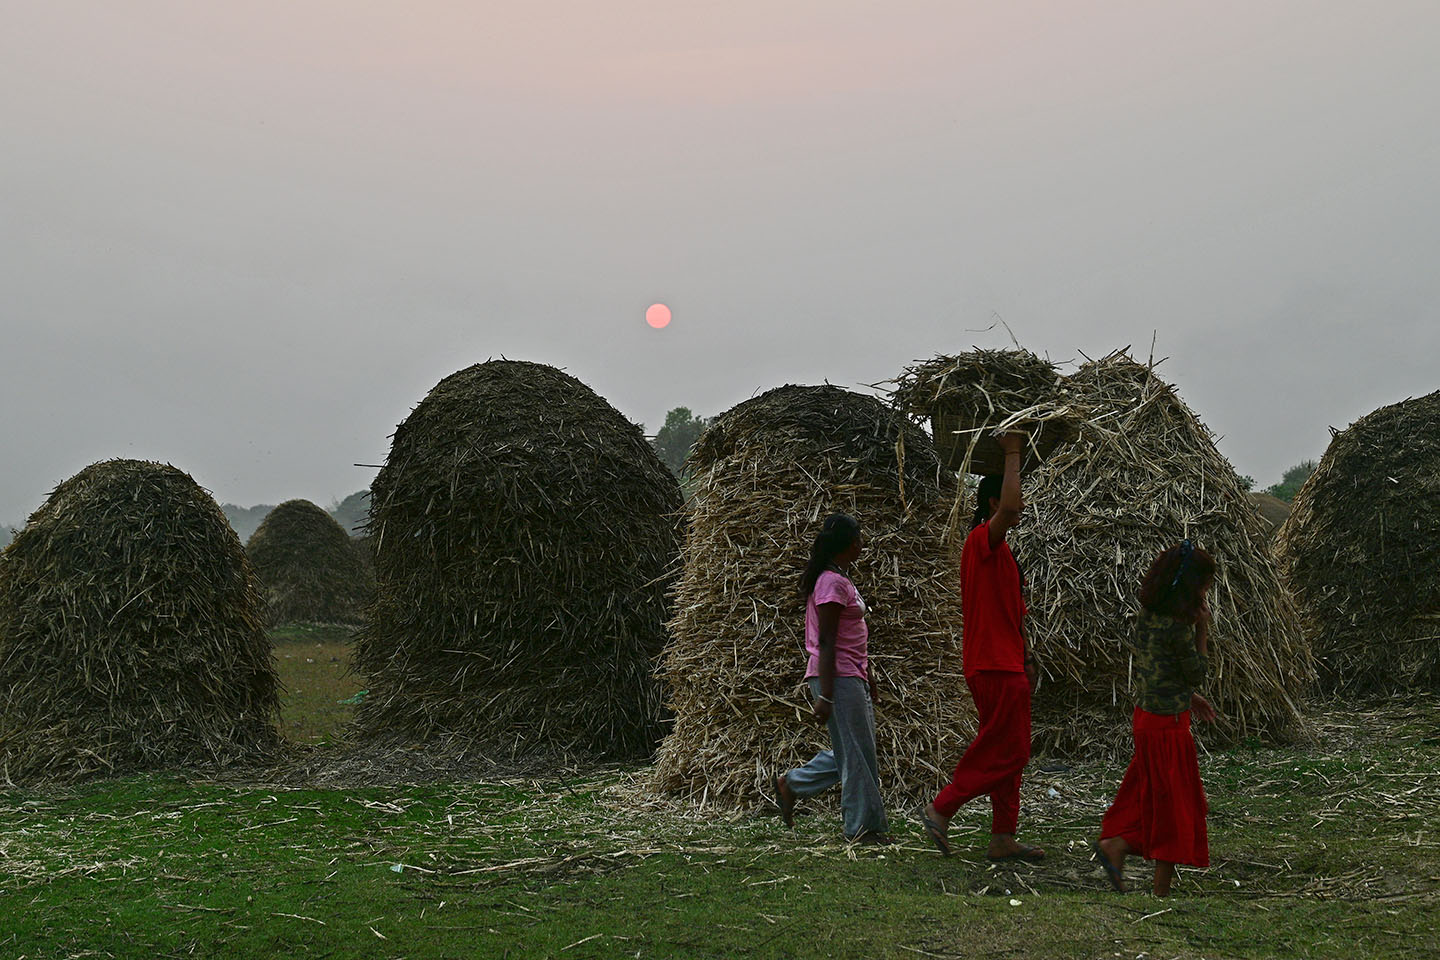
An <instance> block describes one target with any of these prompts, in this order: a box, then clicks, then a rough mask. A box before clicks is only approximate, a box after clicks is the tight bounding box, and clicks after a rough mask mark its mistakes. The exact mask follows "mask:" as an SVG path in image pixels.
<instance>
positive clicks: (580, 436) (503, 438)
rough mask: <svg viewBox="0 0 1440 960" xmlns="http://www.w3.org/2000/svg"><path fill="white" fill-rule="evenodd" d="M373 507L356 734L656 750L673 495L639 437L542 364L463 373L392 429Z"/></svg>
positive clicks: (507, 746) (526, 747)
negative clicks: (372, 590)
mask: <svg viewBox="0 0 1440 960" xmlns="http://www.w3.org/2000/svg"><path fill="white" fill-rule="evenodd" d="M372 494H373V498H372V502H371V521H370V525H369V531H370V533H371V535H372V536H373V539H374V545H375V576H376V581H377V590H378V595H377V600H376V603H375V605H374V606H373V607H372V613H371V616H370V619H369V621H368V622H367V624H366V625H365V626H364V627H363V628H362V630H361V632H360V634H359V635H358V637H357V642H356V662H357V665H358V667H359V669H360V670H361V672H362V673H364V674H366V675H367V676H368V678H369V679H368V681H367V684H368V687H369V694H368V695H367V697H366V699H365V701H364V702H363V704H362V706H361V709H360V711H359V712H358V714H357V717H356V720H357V723H358V724H359V726H360V727H361V729H363V730H365V731H367V732H369V733H380V732H385V733H394V734H397V735H400V736H405V737H412V738H417V737H418V738H432V739H444V738H447V737H459V738H464V739H467V740H468V741H470V742H471V743H476V742H483V743H485V744H487V745H488V748H489V749H492V750H493V751H494V752H495V753H496V754H497V755H507V756H514V755H517V754H520V753H526V752H532V751H536V750H542V749H543V750H567V751H568V750H577V751H583V752H587V753H598V754H604V755H610V756H635V755H644V754H648V753H649V752H650V751H651V750H652V749H653V748H654V744H655V742H656V740H657V739H658V736H659V723H660V692H659V688H658V685H657V684H656V682H655V679H654V675H653V674H654V667H655V658H656V657H657V656H658V654H659V653H660V650H661V648H662V647H663V645H664V623H665V620H666V611H667V604H666V599H665V593H666V589H667V587H668V585H669V581H670V577H671V576H672V575H673V573H672V571H673V570H674V568H675V567H676V564H677V558H678V552H679V542H678V539H679V533H678V514H679V510H680V488H679V486H678V485H677V484H676V482H675V478H674V477H673V476H671V474H670V471H669V470H667V469H666V468H665V465H664V464H662V463H661V462H660V460H659V459H658V458H657V457H656V456H655V452H654V451H653V450H652V449H651V448H650V445H649V444H648V443H646V441H645V437H644V435H643V434H642V433H641V431H640V428H639V427H638V426H636V425H635V424H633V423H630V422H629V421H627V420H626V419H625V418H624V417H623V416H621V415H620V413H619V412H617V411H616V410H615V408H614V407H612V406H610V404H608V403H606V402H605V401H604V400H603V399H601V398H600V397H599V396H597V395H596V394H595V393H594V392H593V391H591V390H590V388H589V387H586V386H585V385H584V384H582V383H581V382H580V381H578V380H576V379H575V378H573V377H571V376H568V375H566V374H564V373H561V372H560V371H559V370H556V369H555V368H553V367H548V366H544V365H542V364H537V363H523V362H517V361H510V360H495V361H490V362H488V363H482V364H477V365H475V366H472V367H468V368H466V369H464V370H461V371H459V372H458V373H455V374H452V375H451V376H449V377H447V378H445V379H444V380H442V381H441V382H440V383H439V385H437V386H436V387H435V388H434V389H433V390H431V391H430V393H429V395H427V396H426V397H425V399H424V400H423V401H421V403H420V405H419V406H418V407H416V408H415V410H414V411H413V412H412V413H411V414H410V416H409V417H408V418H406V420H405V422H404V423H402V424H400V426H399V427H398V428H397V429H396V431H395V436H394V442H393V444H392V446H391V448H390V456H389V458H388V459H387V460H386V462H385V466H384V468H383V469H382V470H381V471H380V473H379V475H378V476H377V477H376V479H375V483H374V485H373V487H372Z"/></svg>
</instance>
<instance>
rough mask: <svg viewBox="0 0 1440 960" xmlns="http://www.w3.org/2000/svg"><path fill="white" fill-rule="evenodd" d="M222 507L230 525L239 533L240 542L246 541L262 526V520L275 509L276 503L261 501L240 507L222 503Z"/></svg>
mask: <svg viewBox="0 0 1440 960" xmlns="http://www.w3.org/2000/svg"><path fill="white" fill-rule="evenodd" d="M220 509H221V510H222V511H224V513H225V519H226V520H229V521H230V526H231V527H233V528H235V532H236V533H237V534H239V536H240V542H241V543H245V542H246V541H247V540H249V539H250V534H252V533H254V532H255V530H256V528H258V527H259V526H260V521H262V520H264V519H265V518H266V517H267V516H269V514H270V511H271V510H274V509H275V504H273V503H261V504H257V505H255V506H253V507H240V506H236V505H235V504H233V503H222V504H220Z"/></svg>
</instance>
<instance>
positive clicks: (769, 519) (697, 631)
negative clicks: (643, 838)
mask: <svg viewBox="0 0 1440 960" xmlns="http://www.w3.org/2000/svg"><path fill="white" fill-rule="evenodd" d="M902 436H903V437H904V445H903V446H904V451H905V454H904V463H903V473H904V478H905V482H904V484H903V488H904V496H903V498H902V495H901V487H902V485H901V482H900V478H901V472H902V464H901V462H900V461H899V459H898V457H897V448H898V446H899V444H898V441H899V440H900V438H901V437H902ZM690 467H691V469H692V470H693V474H694V477H695V490H694V493H693V496H692V499H691V500H690V502H689V504H688V511H689V516H690V527H689V532H688V535H687V538H686V541H685V548H684V556H685V570H684V575H683V577H682V578H681V580H680V583H679V586H678V588H677V590H676V593H675V616H674V619H673V620H672V621H671V623H670V629H671V634H672V640H671V642H670V645H669V647H668V648H667V649H666V651H665V657H664V660H663V666H662V670H661V672H662V675H663V677H664V680H665V683H666V686H667V689H668V697H669V703H670V705H671V707H672V708H673V710H674V713H675V725H674V729H673V730H672V731H671V733H670V735H669V736H667V737H666V738H665V741H664V742H663V743H662V744H661V747H660V752H659V756H658V759H657V763H656V769H655V773H654V780H653V783H654V785H655V786H656V787H657V788H658V789H659V790H660V791H662V792H664V793H669V794H673V795H679V796H682V797H686V798H689V799H691V800H694V801H698V802H700V803H702V804H711V803H713V804H717V805H720V806H725V807H741V806H748V805H751V804H753V803H755V802H757V801H758V800H759V799H760V798H761V797H762V796H764V795H766V794H767V793H770V792H771V790H772V788H771V787H770V786H769V784H770V783H771V778H772V777H773V776H774V775H775V774H776V773H778V772H780V771H781V770H784V769H786V768H787V767H789V766H791V765H793V764H796V763H800V762H803V761H805V760H807V759H809V757H810V756H811V755H812V754H813V753H814V752H815V750H816V749H818V748H821V747H824V746H828V736H827V734H826V733H825V731H824V728H822V727H820V726H818V725H817V724H816V723H815V721H814V720H813V718H812V714H811V707H810V703H809V700H808V696H807V690H806V687H805V685H804V680H803V676H804V672H805V670H804V667H805V654H804V650H803V643H804V601H803V600H802V599H801V598H800V597H799V596H798V594H797V590H798V586H799V579H800V574H801V572H802V571H803V569H804V567H805V563H806V561H807V559H808V557H809V550H810V544H811V542H812V541H813V539H814V537H815V534H816V532H817V531H818V529H819V526H820V523H821V521H822V520H823V519H824V518H825V516H827V515H828V514H830V513H833V512H836V511H843V512H846V513H850V514H852V515H854V516H855V517H856V518H858V519H859V521H860V524H861V526H862V529H863V535H864V538H865V543H866V546H865V552H864V554H863V555H862V556H861V558H860V560H859V561H858V563H857V564H856V566H855V570H854V579H855V582H856V585H857V586H858V587H859V589H860V592H861V594H862V596H864V598H865V600H866V602H867V604H868V605H869V608H870V613H869V616H868V618H867V621H868V624H869V627H870V656H871V662H872V663H873V664H874V665H875V668H876V672H877V674H878V680H879V685H880V688H881V690H882V701H881V703H880V704H879V707H878V709H877V720H876V724H877V739H878V749H879V759H880V764H881V779H882V784H883V787H884V789H885V791H886V793H887V794H888V795H889V796H890V797H891V798H892V799H899V798H909V799H916V798H919V797H922V796H925V795H926V794H928V793H931V792H933V791H934V789H935V788H936V786H937V785H938V784H939V783H941V782H942V780H943V779H944V778H945V776H946V775H948V772H949V769H950V767H951V766H953V764H954V763H955V760H956V759H958V757H959V756H960V752H961V750H962V749H963V747H964V744H965V742H966V740H967V739H968V737H969V736H970V735H971V734H972V733H973V731H974V716H973V713H972V710H971V706H970V702H969V699H968V698H966V697H965V696H964V695H963V692H962V691H963V690H964V680H963V678H962V676H961V665H960V645H959V640H960V637H959V627H960V596H959V578H958V576H957V572H958V571H957V567H956V565H955V562H954V556H953V554H952V552H951V551H949V550H947V548H946V540H945V535H944V531H945V520H946V515H947V513H948V511H949V509H950V506H951V503H952V501H953V499H954V481H953V479H952V478H951V475H949V474H947V473H945V472H944V471H942V470H941V469H940V466H939V463H938V461H937V460H936V457H935V452H934V449H933V447H932V445H931V443H930V440H929V438H928V437H927V436H925V434H924V433H923V432H922V431H921V430H919V429H918V428H916V427H915V426H913V425H911V424H909V423H908V422H907V421H905V419H904V418H903V417H901V416H899V415H897V414H896V413H894V412H893V411H891V410H890V409H888V408H887V407H886V406H885V405H884V404H883V403H881V402H880V401H879V400H876V399H875V398H873V397H866V396H861V395H859V394H855V393H851V392H849V391H847V390H842V389H840V388H839V387H831V386H824V387H802V386H786V387H780V388H777V389H775V390H771V391H769V392H768V393H765V394H763V395H761V396H759V397H756V398H754V399H752V400H748V401H746V402H744V403H742V404H740V405H738V406H736V407H734V408H733V409H731V410H730V411H728V412H727V413H725V414H723V415H722V416H720V417H719V418H718V419H717V421H716V422H715V423H714V424H713V425H712V426H711V427H710V428H709V429H708V430H707V431H706V432H705V434H704V435H703V436H702V437H701V439H700V441H699V443H698V444H697V446H696V449H695V451H694V453H693V454H692V457H691V461H690Z"/></svg>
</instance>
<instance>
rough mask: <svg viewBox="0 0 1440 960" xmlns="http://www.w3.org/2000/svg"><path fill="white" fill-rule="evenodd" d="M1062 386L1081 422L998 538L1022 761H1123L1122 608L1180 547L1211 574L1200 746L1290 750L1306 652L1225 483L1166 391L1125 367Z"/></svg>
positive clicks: (1283, 594) (1217, 457)
mask: <svg viewBox="0 0 1440 960" xmlns="http://www.w3.org/2000/svg"><path fill="white" fill-rule="evenodd" d="M1069 379H1070V388H1071V390H1072V392H1073V394H1074V396H1075V397H1076V399H1077V401H1078V402H1079V403H1080V404H1081V405H1083V407H1084V408H1085V409H1086V410H1087V411H1088V412H1089V419H1087V420H1086V421H1085V422H1084V423H1083V424H1082V425H1081V429H1080V436H1079V439H1078V440H1077V441H1076V442H1075V443H1074V444H1072V445H1070V446H1068V447H1066V448H1064V449H1063V450H1061V451H1060V452H1058V453H1057V454H1056V455H1055V456H1054V457H1052V458H1051V459H1050V460H1049V461H1047V462H1046V463H1045V464H1044V465H1043V466H1041V467H1040V468H1039V469H1038V470H1037V471H1036V472H1035V473H1034V474H1033V475H1030V476H1028V477H1026V478H1025V481H1024V485H1023V486H1024V491H1025V498H1026V508H1025V514H1024V515H1023V516H1022V519H1021V522H1020V526H1019V527H1017V528H1016V530H1015V531H1014V532H1013V533H1012V534H1011V542H1012V544H1013V545H1014V548H1015V552H1016V556H1017V558H1018V559H1019V561H1020V563H1021V565H1022V568H1023V570H1024V572H1025V578H1026V585H1027V589H1028V603H1029V608H1030V617H1029V622H1028V630H1029V635H1030V639H1031V643H1032V645H1033V647H1034V650H1035V656H1036V660H1037V661H1038V664H1039V667H1040V672H1041V677H1042V679H1041V685H1040V687H1039V689H1038V690H1037V691H1036V694H1035V707H1034V711H1035V726H1034V733H1035V745H1036V749H1037V750H1050V751H1058V752H1072V751H1077V750H1078V751H1084V750H1087V749H1090V748H1093V747H1099V748H1105V749H1110V750H1125V749H1128V744H1129V724H1128V718H1129V715H1130V711H1131V708H1132V706H1133V704H1134V701H1133V696H1132V694H1133V690H1132V685H1131V677H1130V668H1131V658H1130V654H1129V648H1128V641H1129V637H1130V635H1131V632H1132V629H1133V624H1134V620H1135V616H1136V613H1137V612H1138V610H1139V605H1138V601H1137V599H1136V595H1137V592H1138V589H1139V585H1140V581H1141V579H1142V578H1143V576H1144V575H1145V572H1146V570H1148V569H1149V566H1150V564H1151V562H1152V561H1153V560H1154V559H1155V557H1156V556H1158V555H1159V554H1160V552H1161V551H1163V550H1164V549H1165V548H1167V547H1169V546H1171V545H1172V544H1174V543H1176V542H1178V541H1179V540H1181V539H1182V538H1184V537H1190V538H1191V539H1193V540H1195V541H1196V542H1197V543H1198V544H1199V545H1200V546H1202V547H1204V548H1205V549H1206V550H1208V551H1209V552H1210V553H1212V554H1213V555H1214V556H1215V558H1216V560H1217V561H1218V562H1219V565H1220V572H1219V574H1218V576H1217V579H1216V583H1215V586H1214V588H1213V589H1212V590H1211V593H1210V607H1211V610H1212V612H1213V616H1214V627H1213V635H1212V640H1211V660H1210V672H1211V676H1210V679H1209V680H1208V681H1207V683H1206V684H1205V687H1204V691H1203V692H1204V693H1205V695H1206V696H1207V697H1208V698H1209V699H1210V701H1211V703H1212V704H1214V706H1215V708H1216V710H1217V711H1219V713H1220V714H1221V717H1222V719H1221V721H1220V723H1219V724H1218V725H1217V727H1215V728H1214V729H1210V730H1202V731H1198V733H1199V735H1200V736H1202V737H1203V738H1206V739H1208V740H1209V741H1210V742H1212V743H1214V742H1234V741H1236V740H1238V739H1241V738H1244V737H1249V736H1254V737H1259V738H1261V739H1263V740H1266V741H1277V740H1284V739H1288V738H1291V737H1293V736H1295V735H1297V734H1298V733H1300V732H1301V731H1302V730H1303V721H1302V719H1301V697H1302V695H1303V693H1304V691H1305V689H1306V687H1307V686H1308V684H1309V683H1310V682H1311V680H1312V679H1313V676H1314V668H1313V665H1312V661H1311V655H1310V649H1309V646H1308V644H1307V643H1306V642H1305V639H1304V637H1303V636H1302V634H1301V631H1300V627H1299V621H1298V617H1297V614H1296V610H1295V605H1294V600H1293V598H1292V597H1291V595H1290V593H1289V591H1288V590H1287V589H1286V588H1285V587H1284V585H1283V584H1282V583H1281V581H1280V578H1279V573H1278V571H1277V569H1276V566H1275V563H1274V561H1273V559H1272V557H1271V554H1270V551H1269V549H1268V548H1267V545H1266V530H1265V526H1264V522H1263V521H1262V520H1261V518H1260V516H1259V514H1258V513H1257V511H1256V510H1255V508H1254V506H1253V505H1252V504H1251V503H1250V501H1249V499H1248V497H1247V496H1246V493H1245V491H1244V490H1243V489H1242V487H1241V484H1240V481H1239V478H1238V476H1237V475H1236V473H1235V470H1234V468H1233V467H1232V466H1231V465H1230V462H1229V461H1228V460H1226V459H1225V457H1224V456H1223V455H1222V454H1221V453H1220V452H1219V451H1218V450H1217V449H1216V447H1215V443H1214V439H1213V437H1212V435H1211V434H1210V432H1209V430H1208V429H1206V427H1205V426H1204V424H1202V423H1201V422H1200V421H1199V420H1198V419H1197V418H1196V417H1195V415H1194V413H1192V412H1191V410H1190V409H1189V407H1187V406H1186V405H1185V403H1184V402H1183V401H1182V400H1181V399H1180V397H1179V396H1178V395H1177V394H1176V393H1175V390H1174V388H1173V387H1172V386H1170V385H1169V384H1166V383H1164V382H1163V381H1161V380H1160V379H1159V378H1158V377H1156V376H1155V374H1154V372H1153V370H1152V368H1151V367H1149V366H1146V365H1144V364H1140V363H1137V362H1135V361H1134V360H1133V359H1131V358H1130V357H1129V356H1128V355H1127V354H1125V353H1123V352H1119V353H1114V354H1111V355H1109V356H1107V357H1105V358H1104V359H1102V360H1098V361H1094V362H1090V363H1087V364H1085V365H1084V366H1082V367H1081V368H1080V370H1079V371H1078V372H1077V373H1076V374H1075V375H1074V376H1073V377H1071V378H1069ZM1197 726H1198V725H1197Z"/></svg>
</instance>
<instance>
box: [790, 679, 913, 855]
mask: <svg viewBox="0 0 1440 960" xmlns="http://www.w3.org/2000/svg"><path fill="white" fill-rule="evenodd" d="M808 682H809V684H810V692H811V693H812V694H813V695H815V696H817V697H818V696H820V678H819V677H811V678H810V679H809V681H808ZM832 699H833V700H834V701H835V702H834V704H832V705H831V708H830V723H829V727H830V746H831V749H829V750H821V751H820V752H819V753H817V754H815V756H814V757H813V758H812V759H811V760H810V762H809V763H807V764H805V766H803V767H796V768H795V769H794V770H791V771H789V772H788V773H786V774H785V782H786V783H787V784H788V785H789V787H790V789H791V790H793V791H794V792H795V795H796V796H797V797H809V796H813V795H814V794H817V793H819V792H820V791H822V790H828V789H829V788H830V787H833V786H835V784H837V783H838V784H840V810H841V813H842V814H843V815H844V829H845V836H846V837H847V838H849V839H851V840H853V839H855V838H856V837H858V836H860V835H861V834H862V833H885V832H886V831H887V830H888V829H889V824H888V822H887V821H886V819H885V803H884V801H883V800H881V799H880V767H879V764H878V763H877V762H876V760H875V707H874V705H873V704H872V703H871V702H870V690H869V688H868V687H867V686H866V684H865V681H864V680H862V679H860V678H859V677H836V678H835V695H834V697H833V698H832Z"/></svg>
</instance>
